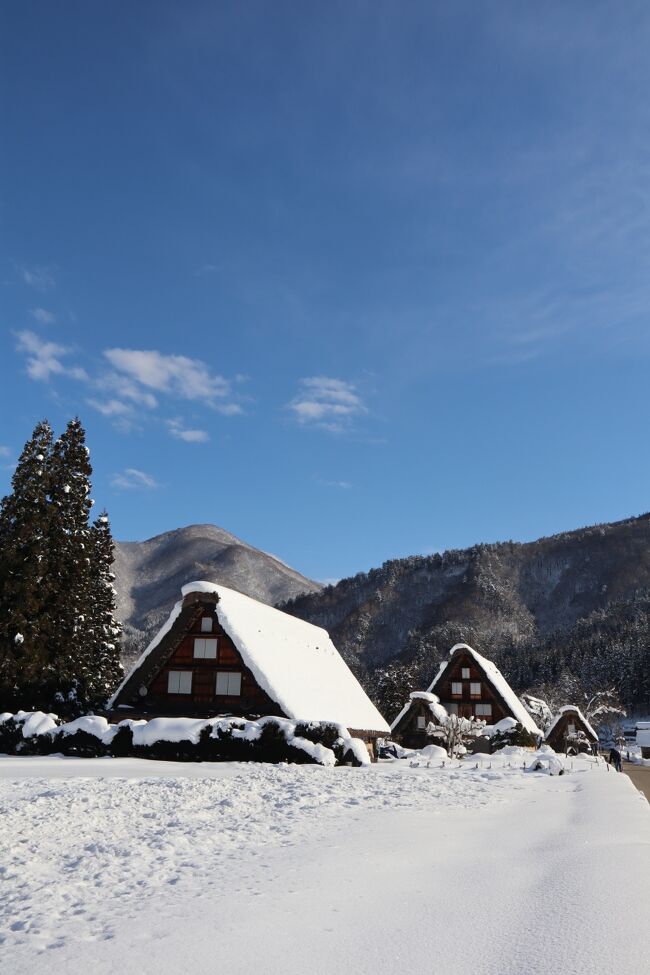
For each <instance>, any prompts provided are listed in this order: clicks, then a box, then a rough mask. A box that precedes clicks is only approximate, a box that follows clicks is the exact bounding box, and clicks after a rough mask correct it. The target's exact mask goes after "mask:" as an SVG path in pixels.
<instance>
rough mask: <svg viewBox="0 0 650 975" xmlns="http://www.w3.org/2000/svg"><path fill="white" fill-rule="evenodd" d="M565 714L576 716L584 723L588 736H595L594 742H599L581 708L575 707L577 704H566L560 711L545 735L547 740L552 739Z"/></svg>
mask: <svg viewBox="0 0 650 975" xmlns="http://www.w3.org/2000/svg"><path fill="white" fill-rule="evenodd" d="M565 714H574V715H575V716H576V718H578V720H579V721H581V722H582V723H583V725H584V726H585V728H586V730H587V732H588V734H590V735H592V736H593V739H594V741H598V735H597V734H596V732H595V731H594V729H593V728H592V727H591V725H590V724H589V722H588V721H587V719H586V718H585V716H584V714H583V713H582V711H581V710H580V708H577V707H576V706H575V704H565V705H564V707H562V708H560V710H559V711H558V712H557V714H556V715H555V716H554V718H553V721H552V722H551V724H550V725H549V727H548V730H547V732H546V734H545V735H544V737H545V738H550V737H551V735H552V734H553V732H554V731H555V729H556V727H557V726H558V724H559V722H560V721H561V720H562V718H563V717H564V715H565Z"/></svg>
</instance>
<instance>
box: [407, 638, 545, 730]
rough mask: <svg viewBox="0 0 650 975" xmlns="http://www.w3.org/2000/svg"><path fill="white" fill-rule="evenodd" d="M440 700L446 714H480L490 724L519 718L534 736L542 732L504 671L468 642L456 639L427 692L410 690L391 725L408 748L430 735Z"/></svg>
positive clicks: (469, 715)
mask: <svg viewBox="0 0 650 975" xmlns="http://www.w3.org/2000/svg"><path fill="white" fill-rule="evenodd" d="M437 702H439V704H441V705H442V706H443V707H444V709H445V710H446V711H447V714H458V715H459V716H460V717H463V718H471V717H474V718H480V719H482V720H484V721H485V723H486V724H488V725H495V724H498V722H499V721H502V720H503V719H504V718H514V720H515V721H516V722H518V723H519V724H521V726H522V727H523V728H524V729H525V730H526V731H528V732H530V734H531V735H533V736H534V737H535V738H541V737H542V732H541V731H540V729H539V728H538V727H537V725H536V724H535V722H534V720H533V718H532V717H531V716H530V714H529V713H528V711H527V710H526V708H525V707H524V705H523V704H522V703H521V701H520V700H519V698H518V697H517V695H516V694H515V692H514V691H513V690H512V688H511V687H510V685H509V684H508V682H507V680H506V679H505V677H504V676H503V674H502V673H501V671H500V670H499V669H498V668H497V667H496V666H495V665H494V664H493V663H492V661H491V660H488V659H487V658H486V657H483V656H481V654H480V653H477V652H476V650H474V649H473V648H472V647H470V646H468V644H466V643H457V644H456V645H455V646H453V647H452V648H451V650H450V651H449V659H448V660H445V661H444V662H443V663H442V664H441V665H440V669H439V670H438V673H437V674H436V676H435V678H434V680H433V681H432V683H431V686H430V687H429V688H428V689H427V691H426V692H415V693H414V694H411V698H410V700H409V701H408V702H407V704H406V705H405V706H404V708H403V709H402V711H401V712H400V714H398V716H397V717H396V718H395V720H394V721H393V723H392V725H391V733H392V735H393V737H394V738H395V739H396V740H397V741H399V742H401V743H402V744H404V745H405V746H406V747H408V748H421V747H422V746H423V745H425V744H426V743H427V742H428V741H431V738H430V737H429V736H427V734H426V727H427V725H428V723H429V722H432V723H433V724H435V721H436V716H435V706H436V704H437Z"/></svg>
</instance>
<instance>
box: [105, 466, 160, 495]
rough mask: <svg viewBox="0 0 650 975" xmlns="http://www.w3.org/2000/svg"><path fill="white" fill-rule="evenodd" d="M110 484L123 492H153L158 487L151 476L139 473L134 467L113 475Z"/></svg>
mask: <svg viewBox="0 0 650 975" xmlns="http://www.w3.org/2000/svg"><path fill="white" fill-rule="evenodd" d="M111 484H112V485H113V487H116V488H121V489H122V490H125V491H130V490H137V489H140V490H146V491H153V490H155V489H156V488H157V487H159V486H160V485H159V484H158V482H157V481H156V479H155V478H153V477H152V476H151V474H146V473H145V472H144V471H139V470H137V468H135V467H127V468H125V470H123V471H120V472H119V473H117V474H113V477H112V478H111Z"/></svg>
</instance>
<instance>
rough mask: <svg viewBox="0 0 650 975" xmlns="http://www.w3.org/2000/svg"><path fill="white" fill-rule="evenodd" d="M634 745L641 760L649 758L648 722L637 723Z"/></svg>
mask: <svg viewBox="0 0 650 975" xmlns="http://www.w3.org/2000/svg"><path fill="white" fill-rule="evenodd" d="M636 743H637V745H638V746H639V748H640V749H641V755H642V757H643V758H650V721H637V725H636Z"/></svg>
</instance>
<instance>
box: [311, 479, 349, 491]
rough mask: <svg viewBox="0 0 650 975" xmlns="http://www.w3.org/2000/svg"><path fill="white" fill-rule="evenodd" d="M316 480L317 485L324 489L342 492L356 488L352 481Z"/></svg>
mask: <svg viewBox="0 0 650 975" xmlns="http://www.w3.org/2000/svg"><path fill="white" fill-rule="evenodd" d="M314 480H315V481H316V483H317V484H321V485H322V486H323V487H330V488H339V489H340V490H342V491H349V490H350V488H352V487H354V484H352V482H351V481H337V480H328V479H327V478H324V477H316V478H314Z"/></svg>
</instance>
